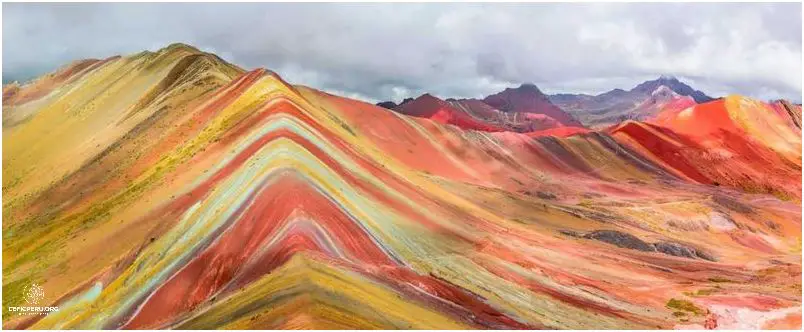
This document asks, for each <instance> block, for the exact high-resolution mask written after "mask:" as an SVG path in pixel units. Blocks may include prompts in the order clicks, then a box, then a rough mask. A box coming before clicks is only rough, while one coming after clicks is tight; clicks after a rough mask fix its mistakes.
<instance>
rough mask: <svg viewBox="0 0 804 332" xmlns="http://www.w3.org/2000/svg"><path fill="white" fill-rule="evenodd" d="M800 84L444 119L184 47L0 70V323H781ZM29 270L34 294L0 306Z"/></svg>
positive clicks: (795, 246)
mask: <svg viewBox="0 0 804 332" xmlns="http://www.w3.org/2000/svg"><path fill="white" fill-rule="evenodd" d="M800 126H801V107H800V106H796V105H791V104H789V103H775V104H768V103H764V102H760V101H756V100H752V99H750V98H746V97H742V96H728V97H725V98H723V99H718V100H713V101H708V102H704V103H701V104H698V103H669V104H668V105H667V106H666V107H663V109H662V110H661V112H659V113H658V115H657V116H656V117H655V118H652V119H651V120H649V121H626V122H623V123H619V124H617V125H615V126H611V127H609V128H606V129H602V130H579V131H572V132H569V133H568V132H561V133H560V134H555V133H552V132H535V133H517V132H512V131H486V130H471V129H463V128H461V127H459V126H455V125H452V124H445V123H441V122H439V121H435V120H433V119H429V118H422V117H415V116H408V115H404V114H400V113H398V112H394V111H390V110H387V109H385V108H382V107H378V106H375V105H372V104H369V103H365V102H361V101H357V100H352V99H348V98H343V97H338V96H335V95H332V94H328V93H325V92H322V91H319V90H316V89H314V88H311V87H306V86H300V85H292V84H290V83H288V82H286V81H284V80H283V79H282V78H281V77H279V76H278V75H277V74H276V73H274V72H271V71H269V70H265V69H256V70H251V71H245V70H243V69H242V68H240V67H238V66H236V65H233V64H230V63H227V62H226V61H224V60H223V59H221V58H219V57H217V56H215V55H213V54H209V53H204V52H201V51H199V50H198V49H196V48H194V47H191V46H188V45H183V44H173V45H170V46H168V47H166V48H164V49H161V50H159V51H157V52H142V53H138V54H134V55H130V56H123V57H119V56H118V57H112V58H108V59H103V60H83V61H77V62H74V63H71V64H69V65H67V66H65V67H63V68H61V69H59V70H57V71H56V72H54V73H51V74H49V75H45V76H43V77H40V78H38V79H36V80H34V81H32V82H29V83H26V84H24V85H19V84H13V85H7V86H4V87H3V230H2V234H3V240H2V245H3V307H4V310H3V327H4V328H13V329H146V328H151V329H173V328H175V329H218V328H224V329H297V328H308V329H670V328H754V329H756V328H785V329H797V328H800V327H801V243H802V240H801V128H800ZM31 284H37V285H40V286H41V287H42V289H43V290H44V296H43V298H42V299H41V300H40V301H39V305H47V306H58V307H59V311H58V312H53V313H50V314H48V315H45V316H25V315H16V314H14V313H11V312H9V311H8V310H6V309H5V308H7V307H9V306H21V305H26V304H25V303H26V301H28V300H30V298H29V297H26V294H25V290H26V289H27V287H28V286H29V285H31Z"/></svg>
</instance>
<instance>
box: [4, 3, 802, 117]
mask: <svg viewBox="0 0 804 332" xmlns="http://www.w3.org/2000/svg"><path fill="white" fill-rule="evenodd" d="M3 9H4V10H3V48H4V54H3V70H4V72H3V74H4V80H8V79H9V78H12V79H13V78H18V79H19V78H30V77H31V76H33V75H38V74H41V73H43V72H46V71H50V70H52V69H54V68H55V67H57V66H60V65H62V64H64V63H67V62H69V61H71V60H74V59H78V58H87V57H106V56H110V55H114V54H127V53H134V52H138V51H140V50H142V49H151V50H154V49H157V48H159V47H162V46H165V45H167V44H169V43H171V42H176V41H180V42H187V43H190V44H193V45H196V46H198V47H199V48H202V49H204V50H207V51H212V52H214V53H216V54H219V55H221V56H222V57H223V58H225V59H227V60H229V61H232V62H234V63H237V64H238V65H241V66H243V67H246V68H253V67H266V68H269V69H272V70H274V71H276V72H278V73H279V74H280V75H282V76H283V77H285V78H286V79H287V80H289V81H291V82H292V83H297V84H306V85H310V86H313V87H317V88H321V89H324V90H327V91H331V92H335V91H338V92H342V93H344V94H346V95H350V96H360V97H362V98H364V99H367V100H385V99H394V100H396V101H399V99H401V98H402V97H405V96H415V95H417V94H420V93H423V92H431V93H434V94H436V95H439V96H444V97H448V96H454V97H481V96H483V95H487V94H490V93H493V92H496V91H498V90H500V89H501V88H502V87H505V86H507V85H517V84H519V83H522V82H533V83H536V84H538V85H539V87H540V88H541V89H542V90H544V91H548V92H587V93H599V92H603V91H605V90H608V89H611V88H630V87H632V86H634V85H636V84H637V83H639V82H640V81H643V80H645V79H650V78H655V77H656V76H658V75H661V74H670V75H675V76H678V77H680V78H682V79H686V80H688V81H689V82H691V83H694V87H695V88H698V89H701V90H703V91H705V92H707V93H709V94H712V95H721V94H725V93H740V94H747V95H751V96H755V97H759V98H778V97H785V98H789V99H793V100H797V101H800V100H801V86H802V82H801V81H802V77H801V72H802V67H801V4H797V3H786V4H743V3H710V4H689V3H687V4H598V3H595V4H592V3H584V4H581V3H576V4H189V3H188V4H178V3H173V4H148V3H139V4H122V3H121V4H23V3H11V4H4V6H3Z"/></svg>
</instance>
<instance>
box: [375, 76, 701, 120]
mask: <svg viewBox="0 0 804 332" xmlns="http://www.w3.org/2000/svg"><path fill="white" fill-rule="evenodd" d="M425 96H427V97H426V99H431V98H435V97H433V96H431V95H429V94H426V95H423V96H421V97H419V98H422V97H425ZM713 99H714V98H712V97H710V96H707V95H706V94H705V93H703V92H701V91H700V90H696V89H694V88H692V87H690V86H689V85H687V84H685V83H683V82H681V81H679V80H678V79H677V78H675V77H672V76H661V77H659V78H657V79H655V80H650V81H645V82H643V83H640V84H639V85H637V86H635V87H634V88H632V89H631V90H627V91H626V90H622V89H613V90H611V91H608V92H604V93H601V94H599V95H588V94H567V93H562V94H554V95H546V94H544V93H542V91H541V90H539V88H538V87H537V86H536V85H534V84H531V83H526V84H522V85H521V86H519V87H517V88H507V89H505V90H504V91H501V92H499V93H496V94H493V95H490V96H488V97H486V98H484V99H483V100H476V99H452V98H450V99H447V100H446V102H448V103H449V104H451V105H452V106H453V108H456V109H448V108H442V111H441V113H439V114H441V117H440V118H439V119H440V120H439V121H442V122H444V123H452V124H457V125H460V124H461V123H465V122H466V121H464V120H465V119H464V120H457V118H462V119H463V118H466V117H469V118H474V120H472V122H477V123H483V125H482V127H488V126H492V127H495V128H497V129H500V128H502V129H500V130H511V131H517V132H529V131H533V130H544V129H550V128H558V127H583V126H587V127H604V126H609V125H613V124H616V123H618V122H621V121H624V120H629V119H631V120H643V119H647V118H650V117H652V116H655V115H656V114H657V113H658V112H659V111H661V110H662V109H663V108H664V107H665V106H667V105H670V104H678V103H680V104H695V103H705V102H708V101H711V100H713ZM417 100H418V98H417ZM410 101H414V99H411V98H407V99H405V100H403V101H402V102H401V103H400V104H399V105H397V104H396V103H394V102H392V101H385V102H381V103H378V104H377V105H378V106H382V107H385V108H388V109H393V110H397V111H400V112H401V113H403V114H408V115H414V116H419V117H427V118H430V117H431V116H432V114H435V112H429V111H428V112H425V111H422V110H417V109H416V108H417V107H418V106H419V105H422V104H423V103H416V104H414V105H416V107H411V106H407V107H403V105H405V104H407V103H409V102H410ZM442 105H444V104H443V103H442ZM445 113H450V114H456V115H452V116H450V119H452V118H456V120H449V119H447V118H446V117H444V116H443V114H445ZM458 113H463V115H457V114H458ZM517 113H527V114H529V115H517ZM535 115H540V116H535ZM450 121H452V122H450ZM470 127H471V128H474V129H477V128H479V127H478V126H477V125H472V126H470Z"/></svg>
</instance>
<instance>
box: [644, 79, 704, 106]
mask: <svg viewBox="0 0 804 332" xmlns="http://www.w3.org/2000/svg"><path fill="white" fill-rule="evenodd" d="M661 86H666V87H667V88H669V89H670V90H673V92H675V93H677V94H679V95H682V96H690V97H692V99H694V100H695V102H696V103H704V102H707V101H710V100H712V97H709V96H707V95H706V94H704V93H703V92H701V91H699V90H695V89H693V88H692V87H690V86H689V85H687V84H686V83H684V82H681V81H679V80H678V78H676V77H675V76H670V75H662V76H659V78H657V79H655V80H650V81H645V82H642V83H640V84H639V85H637V86H636V87H634V88H633V89H631V92H638V93H642V94H646V95H650V94H652V93H653V92H654V91H656V90H657V89H658V88H659V87H661Z"/></svg>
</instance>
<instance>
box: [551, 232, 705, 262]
mask: <svg viewBox="0 0 804 332" xmlns="http://www.w3.org/2000/svg"><path fill="white" fill-rule="evenodd" d="M558 232H559V233H560V234H563V235H566V236H571V237H577V238H584V239H591V240H597V241H600V242H605V243H608V244H612V245H615V246H618V247H620V248H626V249H632V250H639V251H644V252H659V253H662V254H665V255H670V256H676V257H684V258H690V259H703V260H707V261H712V262H715V261H717V259H715V257H714V256H712V255H711V254H709V253H707V252H705V251H703V250H701V249H698V248H695V247H693V246H690V245H686V244H681V243H677V242H671V241H660V242H656V243H648V242H645V241H643V240H641V239H639V238H638V237H636V236H634V235H631V234H628V233H625V232H621V231H615V230H608V229H604V230H596V231H592V232H589V233H586V234H581V233H579V232H577V231H573V230H566V229H563V230H559V231H558Z"/></svg>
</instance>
